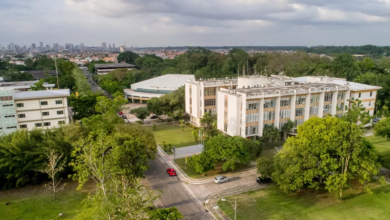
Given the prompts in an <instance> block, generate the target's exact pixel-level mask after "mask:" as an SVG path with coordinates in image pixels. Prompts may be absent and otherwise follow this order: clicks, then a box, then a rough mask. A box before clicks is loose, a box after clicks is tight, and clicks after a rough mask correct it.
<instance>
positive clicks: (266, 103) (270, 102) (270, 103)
mask: <svg viewBox="0 0 390 220" xmlns="http://www.w3.org/2000/svg"><path fill="white" fill-rule="evenodd" d="M275 106H276V99H266V100H264V108H274V107H275Z"/></svg>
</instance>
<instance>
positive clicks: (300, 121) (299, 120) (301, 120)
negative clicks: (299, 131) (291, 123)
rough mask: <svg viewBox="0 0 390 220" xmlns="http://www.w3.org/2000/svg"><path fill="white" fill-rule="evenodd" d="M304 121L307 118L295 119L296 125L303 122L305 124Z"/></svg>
mask: <svg viewBox="0 0 390 220" xmlns="http://www.w3.org/2000/svg"><path fill="white" fill-rule="evenodd" d="M303 122H305V119H297V120H295V125H296V126H298V125H301V124H303Z"/></svg>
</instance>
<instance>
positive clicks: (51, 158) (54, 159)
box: [40, 149, 66, 199]
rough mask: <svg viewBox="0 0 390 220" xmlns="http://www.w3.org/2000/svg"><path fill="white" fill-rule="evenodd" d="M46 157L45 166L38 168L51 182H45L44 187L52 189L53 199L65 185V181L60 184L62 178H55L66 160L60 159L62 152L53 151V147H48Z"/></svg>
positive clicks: (62, 168)
mask: <svg viewBox="0 0 390 220" xmlns="http://www.w3.org/2000/svg"><path fill="white" fill-rule="evenodd" d="M46 157H47V160H48V161H47V164H46V168H44V169H42V170H40V172H42V173H45V174H47V175H48V176H49V178H50V179H51V182H49V183H48V184H45V187H46V188H47V189H48V190H50V191H53V193H54V199H56V194H57V192H59V191H61V190H63V189H64V187H65V185H66V184H65V183H64V184H62V185H60V183H61V180H62V178H60V179H59V180H58V179H57V174H58V173H59V172H61V171H63V170H64V166H65V162H66V161H65V160H62V159H63V154H59V153H57V152H55V151H54V149H50V150H49V151H48V152H46ZM61 160H62V161H61Z"/></svg>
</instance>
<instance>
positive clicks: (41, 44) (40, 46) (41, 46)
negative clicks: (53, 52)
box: [39, 42, 43, 50]
mask: <svg viewBox="0 0 390 220" xmlns="http://www.w3.org/2000/svg"><path fill="white" fill-rule="evenodd" d="M39 49H40V50H43V43H42V42H39Z"/></svg>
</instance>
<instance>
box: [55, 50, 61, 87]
mask: <svg viewBox="0 0 390 220" xmlns="http://www.w3.org/2000/svg"><path fill="white" fill-rule="evenodd" d="M54 64H55V66H56V75H57V88H58V89H60V83H59V82H58V71H57V58H56V57H54Z"/></svg>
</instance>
